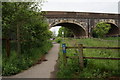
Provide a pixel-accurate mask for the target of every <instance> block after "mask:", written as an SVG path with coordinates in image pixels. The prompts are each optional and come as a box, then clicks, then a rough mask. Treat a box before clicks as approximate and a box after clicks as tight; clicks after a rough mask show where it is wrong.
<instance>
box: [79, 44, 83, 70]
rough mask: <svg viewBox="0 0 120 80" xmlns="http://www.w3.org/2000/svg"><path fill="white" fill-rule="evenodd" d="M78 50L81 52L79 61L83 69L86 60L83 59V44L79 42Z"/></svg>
mask: <svg viewBox="0 0 120 80" xmlns="http://www.w3.org/2000/svg"><path fill="white" fill-rule="evenodd" d="M78 52H79V54H78V55H79V62H80V67H81V69H83V67H84V60H83V45H82V44H78Z"/></svg>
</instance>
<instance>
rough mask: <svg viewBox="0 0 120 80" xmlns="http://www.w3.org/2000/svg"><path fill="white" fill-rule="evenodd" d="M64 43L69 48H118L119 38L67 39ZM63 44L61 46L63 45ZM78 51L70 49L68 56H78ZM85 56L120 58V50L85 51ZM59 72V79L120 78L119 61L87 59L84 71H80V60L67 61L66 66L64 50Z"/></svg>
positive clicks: (60, 59)
mask: <svg viewBox="0 0 120 80" xmlns="http://www.w3.org/2000/svg"><path fill="white" fill-rule="evenodd" d="M62 43H66V45H67V46H75V44H83V46H91V47H118V46H119V45H118V38H113V39H112V38H111V40H110V38H109V39H108V38H105V39H90V38H87V39H72V38H69V39H68V38H65V39H64V40H63V41H62ZM62 43H61V44H62ZM76 53H78V52H77V51H76V49H68V50H67V56H77V54H76ZM83 55H84V56H86V57H107V58H116V57H117V58H119V57H120V55H119V51H118V50H105V49H104V50H103V49H84V50H83ZM59 57H60V58H59V71H58V73H57V77H58V78H109V77H118V76H120V68H119V63H120V61H118V60H99V59H85V60H84V64H85V67H84V69H83V70H82V69H80V67H79V62H78V59H77V58H76V59H67V63H66V66H64V64H63V63H64V62H63V55H62V49H60V55H59Z"/></svg>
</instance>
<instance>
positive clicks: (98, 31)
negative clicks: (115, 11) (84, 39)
mask: <svg viewBox="0 0 120 80" xmlns="http://www.w3.org/2000/svg"><path fill="white" fill-rule="evenodd" d="M110 28H111V25H110V24H107V23H105V22H100V23H97V25H96V27H95V28H94V29H93V36H94V37H104V36H105V34H107V33H108V31H109V30H110Z"/></svg>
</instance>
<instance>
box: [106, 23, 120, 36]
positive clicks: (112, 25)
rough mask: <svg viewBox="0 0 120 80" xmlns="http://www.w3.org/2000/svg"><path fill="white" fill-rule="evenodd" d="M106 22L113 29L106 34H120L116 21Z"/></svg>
mask: <svg viewBox="0 0 120 80" xmlns="http://www.w3.org/2000/svg"><path fill="white" fill-rule="evenodd" d="M106 23H107V24H110V25H111V29H110V30H109V32H108V33H107V34H106V36H118V35H119V27H118V26H117V25H116V24H114V23H110V22H106Z"/></svg>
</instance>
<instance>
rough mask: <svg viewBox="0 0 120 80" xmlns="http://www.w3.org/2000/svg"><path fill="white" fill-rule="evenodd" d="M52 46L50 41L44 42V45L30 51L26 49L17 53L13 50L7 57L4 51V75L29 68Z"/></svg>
mask: <svg viewBox="0 0 120 80" xmlns="http://www.w3.org/2000/svg"><path fill="white" fill-rule="evenodd" d="M46 46H47V47H46ZM51 47H52V43H51V42H49V41H48V42H46V43H44V45H43V46H42V47H38V48H32V49H30V51H24V54H23V53H22V54H19V55H17V53H16V52H15V51H12V52H11V55H10V57H9V58H7V57H6V55H5V54H4V53H3V61H2V76H10V75H14V74H17V73H19V72H21V71H22V70H25V69H28V68H29V67H31V66H32V65H33V64H35V63H36V62H37V61H38V60H39V59H40V57H41V56H42V55H44V54H45V53H46V52H48V50H49V49H50V48H51ZM28 52H29V54H28Z"/></svg>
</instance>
